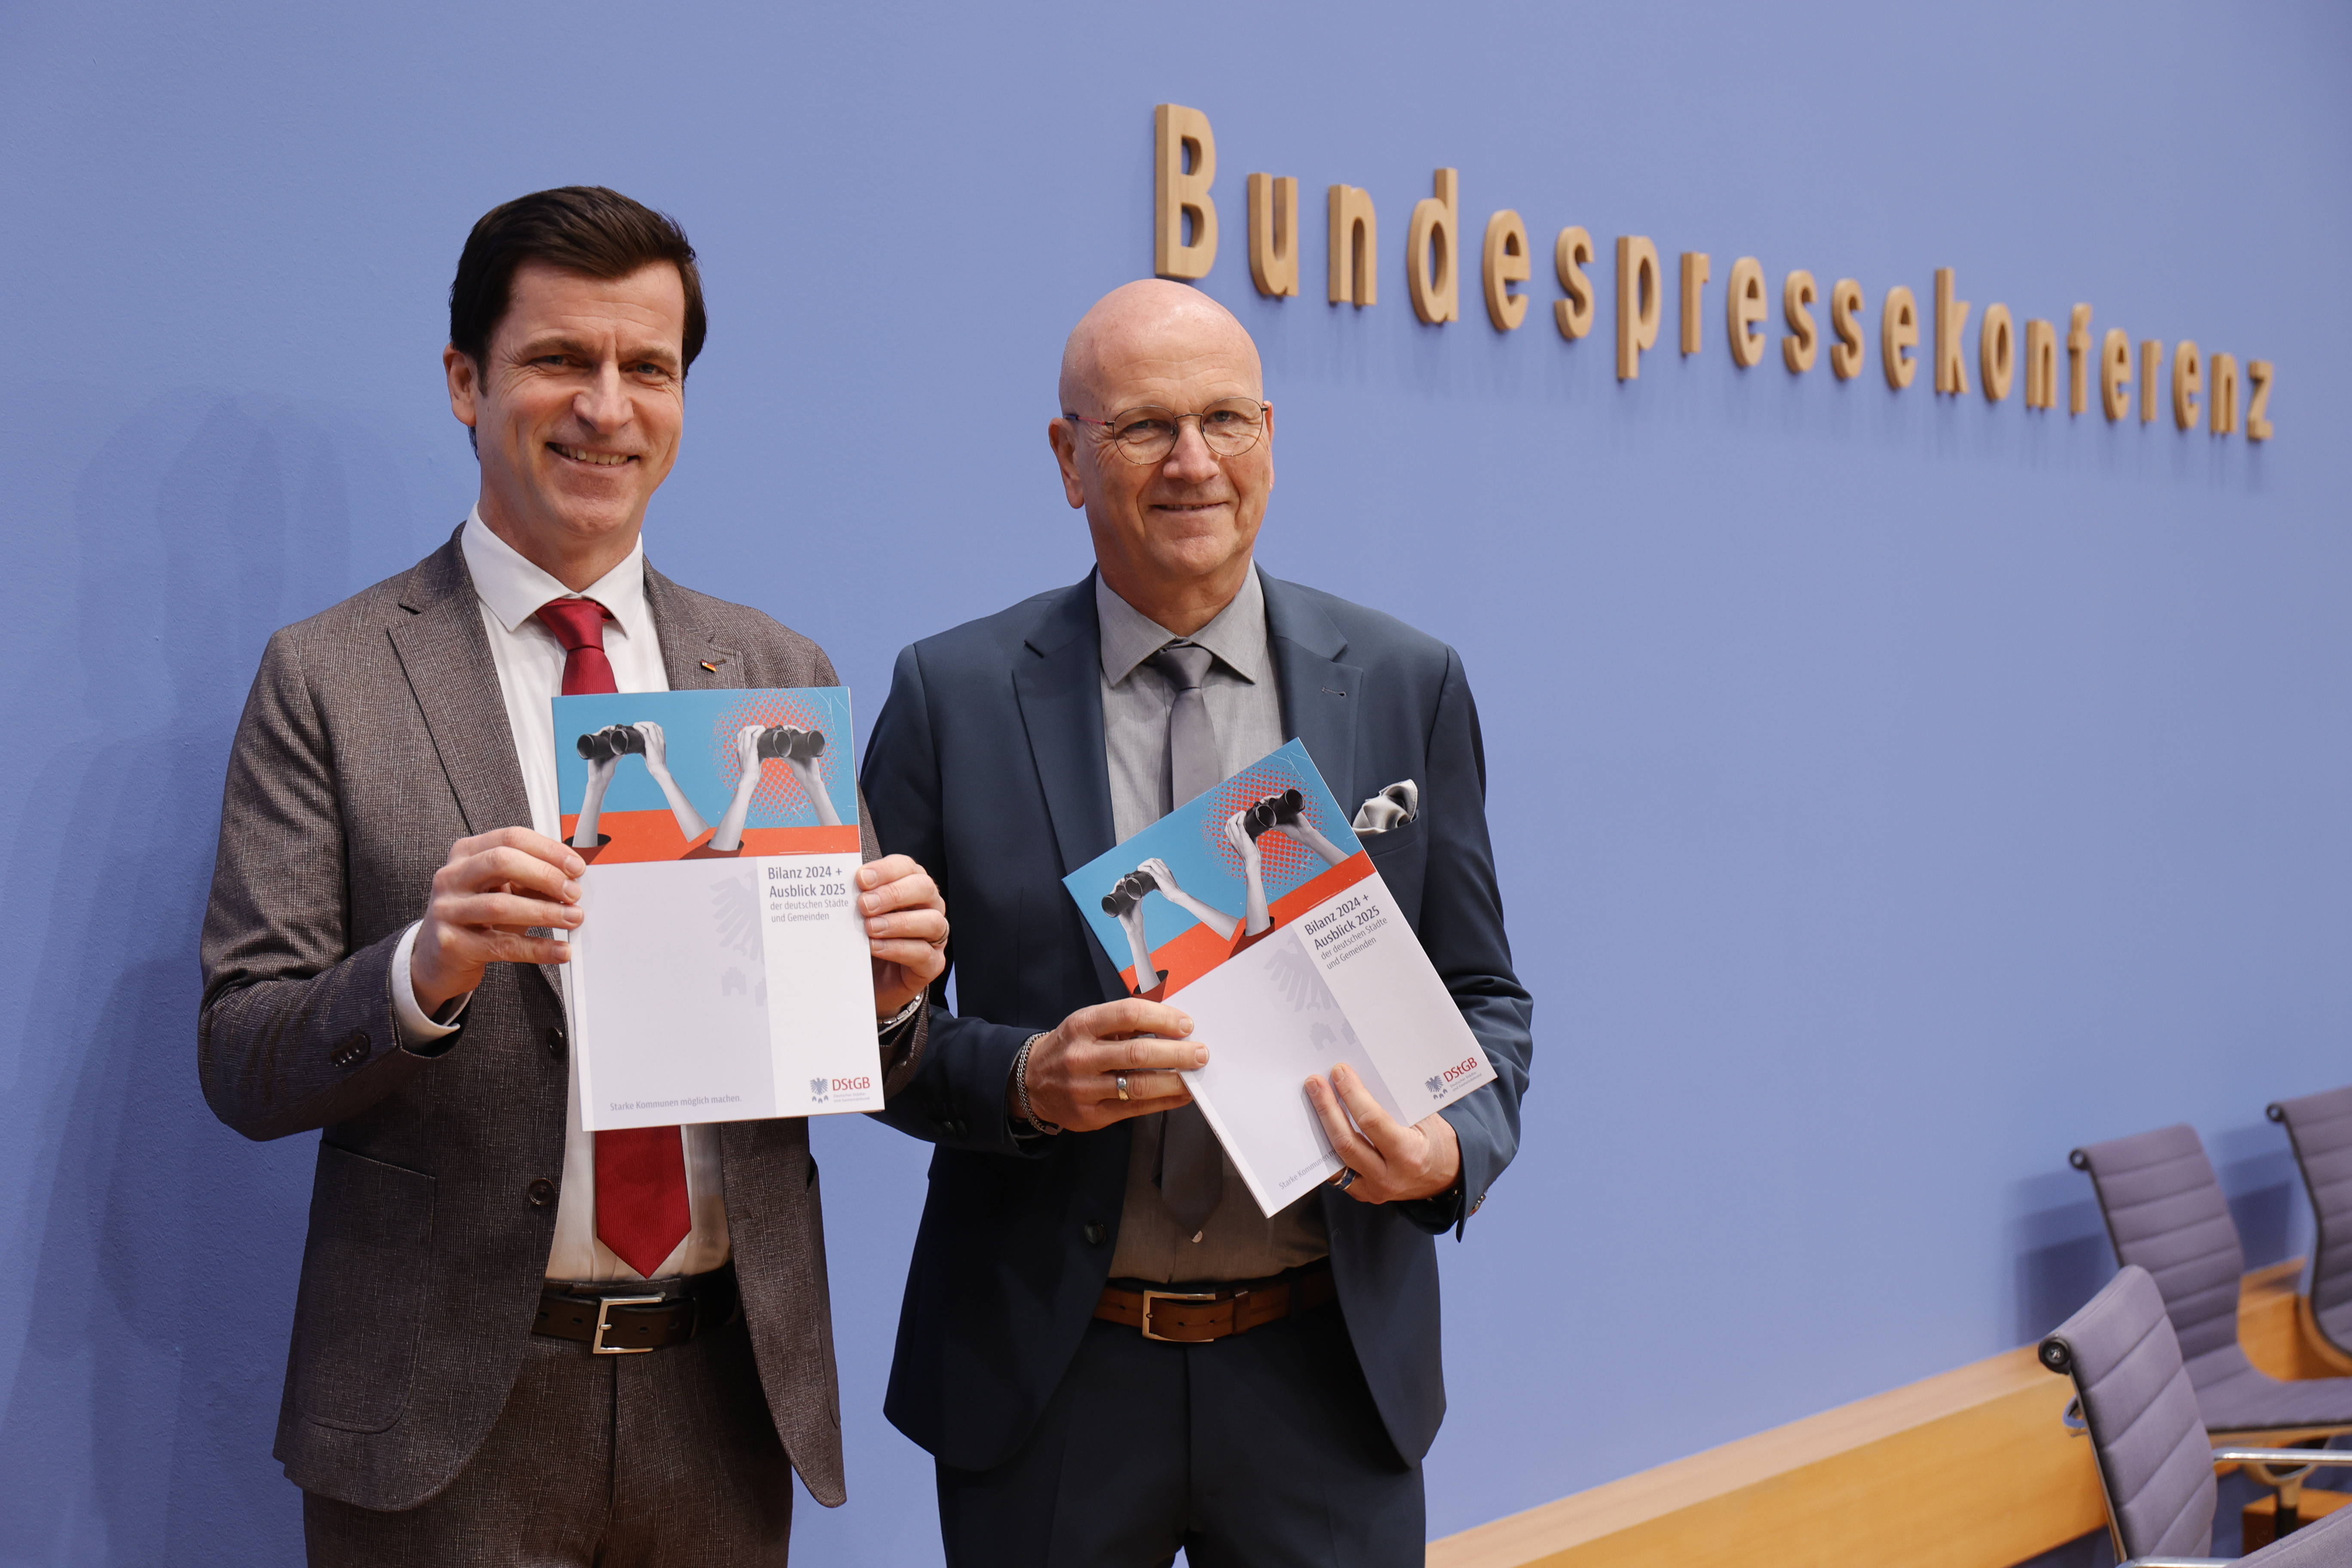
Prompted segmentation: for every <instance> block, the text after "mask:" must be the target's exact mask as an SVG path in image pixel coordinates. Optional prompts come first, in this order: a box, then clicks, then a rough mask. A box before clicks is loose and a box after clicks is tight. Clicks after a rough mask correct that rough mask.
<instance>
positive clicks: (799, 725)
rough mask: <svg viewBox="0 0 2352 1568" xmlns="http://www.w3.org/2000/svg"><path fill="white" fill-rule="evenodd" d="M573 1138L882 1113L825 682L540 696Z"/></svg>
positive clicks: (836, 706) (861, 925) (849, 783)
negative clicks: (558, 875) (574, 891)
mask: <svg viewBox="0 0 2352 1568" xmlns="http://www.w3.org/2000/svg"><path fill="white" fill-rule="evenodd" d="M555 736H556V745H555V750H556V779H557V784H558V787H559V788H560V790H561V792H562V802H563V805H565V806H566V807H568V808H570V809H568V810H566V811H565V813H564V815H563V836H564V838H565V839H566V841H567V842H569V843H570V844H571V845H572V848H573V849H575V850H577V851H578V852H579V854H580V857H581V858H583V859H584V860H586V861H587V862H588V872H587V875H586V876H585V877H584V878H583V889H584V892H583V897H582V907H583V910H584V911H585V912H586V915H587V919H586V920H585V921H583V922H582V924H581V927H580V929H579V930H578V931H574V932H573V933H572V962H571V963H568V964H566V965H564V970H565V974H566V984H568V986H569V987H570V992H571V1002H572V1051H573V1053H574V1056H573V1061H574V1065H575V1070H576V1071H577V1072H578V1074H579V1079H580V1111H581V1121H582V1124H583V1126H585V1127H586V1128H588V1129H589V1130H590V1131H604V1130H605V1129H608V1128H619V1127H666V1126H669V1125H672V1124H674V1123H677V1122H687V1121H750V1120H752V1119H755V1118H760V1117H770V1116H821V1115H824V1114H827V1113H828V1112H835V1111H850V1110H879V1109H880V1108H881V1105H882V1085H881V1076H880V1066H881V1058H880V1054H879V1047H877V1043H876V1040H875V1035H874V979H873V969H872V965H871V963H870V962H869V954H868V952H867V949H866V928H865V922H864V921H862V920H861V919H860V918H859V916H858V913H857V910H856V890H857V889H856V880H855V879H856V872H857V868H858V864H859V860H860V855H859V845H858V831H857V784H856V774H855V769H854V764H853V762H852V759H853V757H854V755H855V751H854V747H853V745H852V742H851V735H850V723H849V692H848V689H846V688H845V687H838V686H828V687H812V688H806V689H790V690H787V689H760V690H731V691H654V692H633V693H611V692H608V693H604V694H601V695H598V696H593V697H558V698H556V699H555Z"/></svg>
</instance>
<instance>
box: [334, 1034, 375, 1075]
mask: <svg viewBox="0 0 2352 1568" xmlns="http://www.w3.org/2000/svg"><path fill="white" fill-rule="evenodd" d="M367 1054H368V1037H367V1031H366V1030H365V1029H353V1030H352V1032H351V1033H350V1034H348V1035H345V1036H344V1037H342V1038H341V1039H340V1040H337V1041H336V1042H335V1043H334V1044H333V1045H332V1046H331V1047H328V1050H327V1059H328V1060H329V1061H331V1062H332V1063H333V1064H334V1065H335V1066H337V1067H339V1068H347V1067H351V1066H353V1065H354V1064H356V1063H358V1062H361V1061H362V1060H364V1059H366V1057H367Z"/></svg>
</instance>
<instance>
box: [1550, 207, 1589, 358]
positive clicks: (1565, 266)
mask: <svg viewBox="0 0 2352 1568" xmlns="http://www.w3.org/2000/svg"><path fill="white" fill-rule="evenodd" d="M1591 265H1592V237H1591V235H1589V234H1587V233H1585V232H1584V230H1583V229H1582V228H1580V227H1579V226H1577V225H1575V224H1570V225H1569V226H1567V227H1566V228H1564V229H1561V230H1560V231H1559V240H1558V241H1557V242H1555V243H1554V244H1553V246H1552V247H1551V268H1552V270H1553V271H1554V272H1557V273H1558V274H1559V286H1560V289H1562V290H1563V291H1564V292H1565V293H1566V294H1567V295H1568V298H1567V299H1565V300H1553V301H1552V302H1551V319H1552V321H1554V322H1555V323H1557V324H1558V325H1559V335H1560V336H1561V337H1563V338H1566V339H1567V340H1568V341H1569V342H1575V341H1576V340H1577V339H1579V338H1580V337H1582V336H1583V335H1584V334H1585V333H1587V332H1589V331H1591V330H1592V279H1590V278H1587V277H1586V276H1585V275H1584V269H1585V268H1587V267H1590V266H1591Z"/></svg>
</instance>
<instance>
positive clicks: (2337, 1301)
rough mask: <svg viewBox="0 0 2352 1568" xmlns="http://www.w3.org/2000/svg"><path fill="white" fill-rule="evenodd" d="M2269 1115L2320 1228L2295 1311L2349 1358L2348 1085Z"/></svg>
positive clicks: (2284, 1103)
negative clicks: (2290, 1150) (2282, 1132)
mask: <svg viewBox="0 0 2352 1568" xmlns="http://www.w3.org/2000/svg"><path fill="white" fill-rule="evenodd" d="M2268 1114H2269V1116H2270V1119H2271V1120H2272V1121H2275V1122H2277V1123H2278V1124H2279V1125H2280V1126H2282V1127H2284V1128H2285V1129H2286V1136H2287V1142H2289V1143H2292V1144H2293V1145H2294V1163H2295V1164H2296V1165H2297V1166H2298V1167H2299V1168H2300V1169H2301V1170H2302V1172H2303V1184H2304V1187H2305V1190H2306V1191H2308V1192H2309V1193H2310V1194H2311V1213H2312V1216H2313V1218H2314V1219H2315V1221H2316V1222H2317V1225H2318V1229H2319V1239H2318V1240H2317V1241H2316V1242H2315V1243H2313V1245H2312V1248H2311V1289H2310V1292H2309V1293H2308V1294H2307V1295H2306V1296H2305V1298H2304V1300H2303V1302H2302V1304H2301V1305H2300V1306H2299V1307H2298V1308H2297V1309H2296V1310H2298V1311H2299V1312H2300V1313H2301V1314H2302V1315H2303V1321H2304V1323H2305V1326H2306V1327H2307V1328H2309V1329H2310V1330H2312V1331H2314V1332H2315V1334H2316V1335H2317V1337H2318V1338H2319V1339H2320V1340H2321V1341H2322V1342H2324V1343H2326V1345H2328V1346H2329V1347H2330V1348H2331V1349H2333V1350H2335V1351H2336V1353H2337V1354H2339V1355H2341V1356H2343V1357H2345V1358H2346V1359H2347V1361H2352V1088H2346V1089H2329V1090H2328V1091H2327V1092H2326V1093H2325V1094H2306V1095H2305V1096H2304V1097H2303V1098H2301V1099H2300V1100H2280V1101H2279V1102H2278V1103H2277V1104H2275V1105H2273V1106H2271V1107H2270V1108H2269V1111H2268Z"/></svg>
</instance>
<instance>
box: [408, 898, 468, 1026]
mask: <svg viewBox="0 0 2352 1568" xmlns="http://www.w3.org/2000/svg"><path fill="white" fill-rule="evenodd" d="M424 923H425V922H424V921H414V922H412V923H411V924H410V926H409V928H408V929H407V930H406V931H402V932H401V933H400V945H399V946H398V947H395V948H394V949H393V950H392V1019H393V1026H394V1028H395V1029H396V1030H398V1032H399V1035H400V1044H401V1047H402V1048H403V1049H404V1050H409V1051H423V1048H424V1047H427V1046H432V1045H436V1044H438V1043H439V1042H441V1041H443V1040H446V1039H447V1038H448V1037H450V1036H452V1035H454V1034H456V1033H457V1017H458V1015H460V1014H462V1013H463V1012H465V1010H466V1004H467V1003H468V1002H471V1001H472V1000H473V999H474V994H473V993H472V992H470V991H468V992H467V993H466V994H464V995H463V996H454V997H451V998H450V999H449V1000H448V1001H446V1002H445V1003H443V1004H442V1005H441V1011H442V1012H443V1013H444V1014H446V1015H447V1016H446V1018H441V1019H436V1018H434V1017H432V1016H429V1015H427V1014H426V1012H425V1009H424V1008H422V1007H420V1006H418V1005H417V1004H416V983H415V980H414V979H413V978H411V976H410V974H409V973H408V965H409V959H410V955H411V954H413V953H414V952H415V950H416V932H417V929H418V927H420V926H422V925H423V924H424ZM424 1054H425V1055H430V1054H431V1053H430V1052H424Z"/></svg>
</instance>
